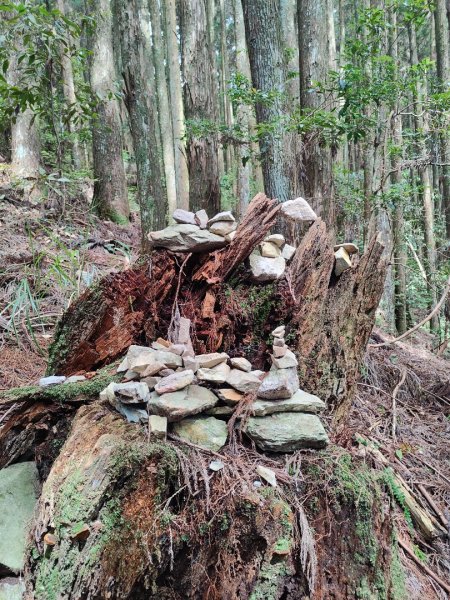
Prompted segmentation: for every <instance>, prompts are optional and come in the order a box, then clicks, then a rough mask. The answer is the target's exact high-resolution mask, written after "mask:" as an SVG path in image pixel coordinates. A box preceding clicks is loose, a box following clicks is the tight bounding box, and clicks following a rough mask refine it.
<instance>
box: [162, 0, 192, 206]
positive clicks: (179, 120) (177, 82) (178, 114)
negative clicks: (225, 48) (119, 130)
mask: <svg viewBox="0 0 450 600" xmlns="http://www.w3.org/2000/svg"><path fill="white" fill-rule="evenodd" d="M175 5H176V1H175V0H162V2H161V9H162V12H163V17H164V24H165V27H164V31H165V37H166V41H167V71H168V77H169V91H170V112H171V116H172V129H173V143H174V153H175V173H176V178H177V179H176V182H177V205H178V207H179V208H184V209H186V210H187V209H188V208H189V171H188V164H187V155H186V141H185V121H184V107H183V95H182V89H181V73H180V53H179V49H178V37H177V15H176V8H175Z"/></svg>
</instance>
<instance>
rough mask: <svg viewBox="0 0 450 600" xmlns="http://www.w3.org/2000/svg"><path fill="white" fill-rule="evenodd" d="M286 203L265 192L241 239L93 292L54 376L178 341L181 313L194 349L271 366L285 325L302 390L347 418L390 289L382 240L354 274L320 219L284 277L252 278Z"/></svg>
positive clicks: (59, 353) (75, 317) (166, 256)
mask: <svg viewBox="0 0 450 600" xmlns="http://www.w3.org/2000/svg"><path fill="white" fill-rule="evenodd" d="M279 208H280V205H278V204H276V201H275V200H271V199H269V198H267V197H266V196H265V195H264V194H258V195H257V196H256V197H255V198H254V199H253V201H252V202H251V203H250V205H249V207H248V210H247V213H246V215H245V216H244V219H243V221H242V223H241V224H240V226H239V227H238V229H237V233H236V236H235V238H234V240H233V241H232V242H231V243H230V244H229V245H228V246H227V247H226V248H224V249H221V250H216V251H215V252H211V253H206V254H188V253H173V252H170V251H168V250H163V249H156V250H154V251H153V252H152V253H151V254H150V255H149V256H147V257H143V258H142V261H141V263H140V264H139V265H138V266H135V267H134V268H132V269H129V270H128V271H125V272H122V273H119V274H116V275H110V276H108V277H106V278H105V279H103V280H102V281H101V282H100V283H99V284H98V285H97V286H96V287H95V288H93V289H90V290H87V291H86V292H85V293H84V294H83V295H82V296H81V297H80V298H79V299H78V300H77V301H76V302H74V303H73V304H72V306H71V307H70V308H69V309H68V310H67V312H66V313H65V315H64V316H63V318H62V319H61V321H60V323H59V325H58V328H57V331H56V335H55V341H54V343H53V345H52V347H51V351H50V361H49V369H48V372H49V373H58V374H65V375H69V374H73V373H77V372H79V371H83V370H93V369H97V368H99V367H101V366H103V365H105V364H108V363H109V362H111V361H113V360H115V359H117V358H118V357H119V356H120V355H121V354H123V353H124V352H125V351H126V349H127V348H128V346H129V345H130V344H132V343H142V344H147V343H150V342H151V341H152V340H154V339H156V338H157V337H158V336H161V337H164V338H165V337H170V332H171V330H173V327H174V323H175V325H176V319H177V317H179V316H183V317H186V318H188V319H190V320H191V322H192V331H191V337H192V341H193V345H194V348H195V351H196V352H198V353H201V352H215V351H220V350H223V351H226V352H228V353H230V354H231V355H233V354H238V353H239V354H247V355H248V356H249V357H250V355H251V358H252V362H253V363H254V364H257V365H259V366H260V367H264V363H265V361H266V360H267V351H266V350H267V342H268V337H269V334H270V331H271V330H272V329H273V328H274V327H275V326H277V325H279V324H280V323H284V324H285V325H286V328H287V336H288V339H289V342H290V345H291V346H294V347H295V348H296V351H297V355H298V358H299V363H300V375H301V379H300V381H301V386H302V387H303V388H304V389H305V390H307V391H310V392H312V393H316V394H318V395H319V396H320V397H321V398H323V400H325V401H327V402H328V404H329V406H330V408H331V409H332V410H333V411H334V414H335V418H336V421H337V422H343V420H344V418H345V416H346V414H347V412H348V409H349V407H350V405H351V401H352V396H353V393H354V391H355V385H356V383H357V380H358V375H359V369H360V365H361V361H362V358H363V355H364V352H365V349H366V345H367V341H368V338H369V335H370V331H371V329H372V327H373V324H374V320H375V312H376V308H377V306H378V303H379V300H380V298H381V295H382V292H383V286H384V278H385V271H386V263H385V260H384V259H383V257H382V251H383V245H382V244H381V243H380V242H379V241H378V239H377V238H373V239H372V241H371V242H370V244H369V246H368V249H367V251H366V253H365V254H364V255H363V256H362V257H361V258H360V259H359V261H358V258H356V256H355V257H354V258H353V268H351V269H348V270H347V271H345V272H344V273H343V274H342V275H341V276H340V277H336V276H335V275H334V273H333V266H334V253H333V243H332V240H331V238H330V235H329V233H328V232H327V230H326V226H325V223H324V222H323V221H322V220H321V219H317V220H316V221H315V222H314V223H313V224H312V225H311V227H310V228H309V230H308V231H307V233H306V234H305V236H304V237H303V239H302V240H301V242H300V244H299V246H298V248H297V250H296V253H295V255H294V257H293V259H292V261H291V264H290V265H289V266H288V267H287V269H286V271H285V274H284V275H283V277H282V278H281V279H279V280H278V281H276V282H275V283H271V284H256V283H253V282H252V281H251V280H250V277H249V271H248V269H247V268H246V265H245V261H246V259H247V258H248V257H249V255H250V254H251V252H252V250H253V249H254V248H255V247H256V246H257V245H258V244H259V243H260V242H261V241H262V240H263V239H264V238H265V236H266V235H267V233H268V232H269V231H270V229H271V228H272V227H274V226H275V224H276V221H277V217H278V212H279Z"/></svg>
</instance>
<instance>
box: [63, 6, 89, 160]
mask: <svg viewBox="0 0 450 600" xmlns="http://www.w3.org/2000/svg"><path fill="white" fill-rule="evenodd" d="M57 7H58V10H59V12H60V13H61V14H62V15H64V16H66V14H67V10H66V3H65V0H57ZM67 42H68V43H69V45H71V44H72V43H73V41H72V40H71V39H70V38H69V39H68V40H67ZM61 67H62V78H63V93H64V98H65V100H66V103H67V105H68V106H69V107H70V108H71V109H73V108H76V107H77V97H76V95H75V83H74V79H73V67H72V59H71V57H70V55H69V54H68V53H67V51H66V47H65V46H62V47H61ZM68 126H69V133H70V136H71V139H70V143H71V149H72V162H73V166H74V167H75V169H81V168H82V166H83V152H82V149H81V147H80V140H79V136H78V131H77V127H76V125H75V124H74V122H73V119H72V118H71V119H69V125H68Z"/></svg>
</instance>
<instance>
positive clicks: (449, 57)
mask: <svg viewBox="0 0 450 600" xmlns="http://www.w3.org/2000/svg"><path fill="white" fill-rule="evenodd" d="M434 6H435V8H434V26H435V37H436V66H437V76H438V80H439V86H440V88H441V89H442V91H448V89H449V86H450V43H449V24H448V20H447V13H446V5H445V0H436V2H435V3H434ZM443 121H444V123H443V131H442V133H441V134H440V148H441V152H440V154H441V162H442V163H445V166H442V167H441V173H442V205H443V208H444V211H445V223H446V233H447V239H448V240H450V138H449V136H450V134H449V126H450V119H449V117H448V115H447V116H446V117H444V118H443Z"/></svg>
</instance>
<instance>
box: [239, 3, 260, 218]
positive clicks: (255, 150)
mask: <svg viewBox="0 0 450 600" xmlns="http://www.w3.org/2000/svg"><path fill="white" fill-rule="evenodd" d="M233 9H234V12H233V17H234V29H235V35H236V71H237V72H238V74H241V75H243V76H244V77H246V78H247V79H248V80H249V81H251V78H252V76H251V72H250V63H249V59H248V51H247V44H246V41H245V27H244V15H243V12H242V3H241V0H234V1H233ZM236 118H237V121H238V123H239V124H240V126H241V127H242V129H243V131H244V135H245V136H246V137H250V136H253V135H254V133H255V126H256V120H255V116H254V113H253V111H252V108H251V107H250V106H248V105H247V104H238V107H237V110H236ZM250 156H251V158H250ZM252 178H253V180H254V184H255V187H256V189H257V190H258V191H261V190H263V189H264V181H263V176H262V171H261V164H260V162H259V145H258V143H257V142H252V143H250V145H249V147H247V146H241V147H240V149H239V165H238V174H237V181H238V185H237V196H238V215H239V216H240V217H242V216H243V215H244V213H245V211H246V209H247V206H248V204H249V202H250V194H251V190H250V186H251V182H252Z"/></svg>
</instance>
